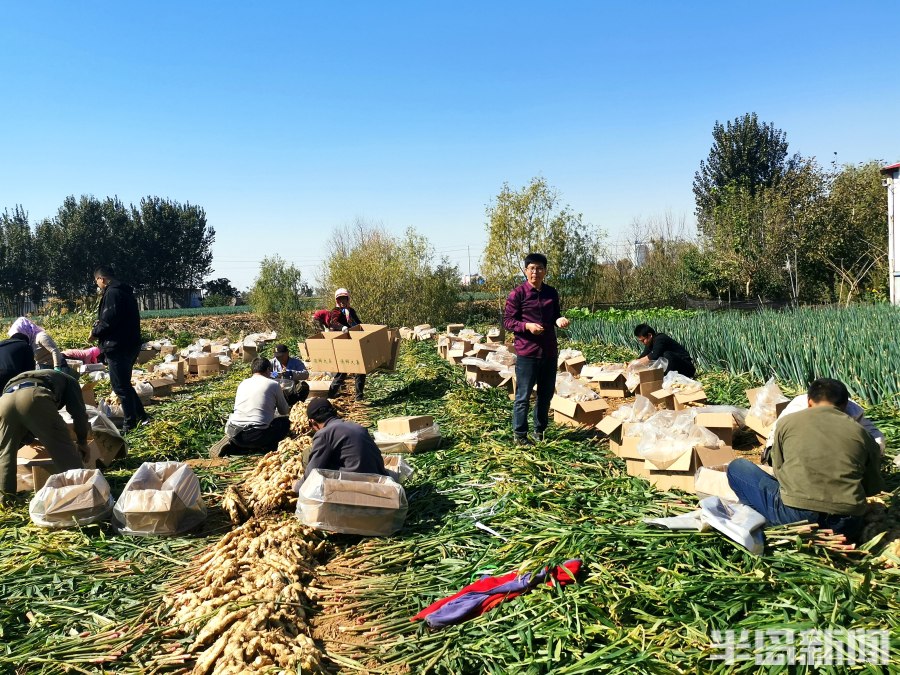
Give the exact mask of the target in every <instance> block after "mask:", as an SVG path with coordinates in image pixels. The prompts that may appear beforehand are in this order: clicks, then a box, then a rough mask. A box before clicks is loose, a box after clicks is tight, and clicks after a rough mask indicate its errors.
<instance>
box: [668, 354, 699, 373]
mask: <svg viewBox="0 0 900 675" xmlns="http://www.w3.org/2000/svg"><path fill="white" fill-rule="evenodd" d="M663 358H664V359H666V360H667V361H668V362H669V367H668V368H666V373H669V372H671V371H673V370H674V371H675V372H677V373H680V374H681V375H684V376H685V377H694V375H696V374H697V368H696V367H695V366H694V362H693V361H689V360H687V359H684V358H682V357H680V356H677V355H675V354H672V353H671V352H666V353H664V354H663Z"/></svg>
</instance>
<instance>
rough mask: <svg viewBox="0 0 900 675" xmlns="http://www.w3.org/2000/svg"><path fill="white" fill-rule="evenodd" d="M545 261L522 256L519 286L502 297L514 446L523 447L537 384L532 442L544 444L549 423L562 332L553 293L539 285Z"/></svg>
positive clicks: (564, 323) (527, 441)
mask: <svg viewBox="0 0 900 675" xmlns="http://www.w3.org/2000/svg"><path fill="white" fill-rule="evenodd" d="M546 274H547V257H546V256H545V255H542V254H540V253H529V254H528V255H527V256H526V257H525V283H523V284H522V285H520V286H517V287H516V288H515V289H513V291H512V293H510V294H509V296H508V297H507V298H506V311H505V312H504V314H503V327H504V328H506V330H508V331H510V332H511V333H515V336H516V340H515V349H516V355H517V358H516V400H515V403H513V433H515V436H516V444H517V445H529V444H531V443H532V441H531V440H530V439H529V438H528V408H529V397H530V396H531V390H532V389H533V388H534V386H535V385H537V402H536V404H535V407H534V440H536V441H542V440H544V430H545V429H546V428H547V424H548V423H549V414H550V399H551V398H553V392H554V390H555V389H556V357H557V353H558V351H559V348H558V345H557V341H556V329H557V328H566V327H567V326H568V325H569V320H568V319H567V318H565V317H564V316H562V312H561V311H560V306H559V294H558V293H557V292H556V289H555V288H553V287H552V286H548V285H547V284H545V283H544V277H545V276H546Z"/></svg>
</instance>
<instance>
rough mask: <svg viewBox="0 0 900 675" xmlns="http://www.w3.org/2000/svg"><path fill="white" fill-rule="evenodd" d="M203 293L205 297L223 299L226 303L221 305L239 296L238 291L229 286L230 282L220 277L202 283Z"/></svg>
mask: <svg viewBox="0 0 900 675" xmlns="http://www.w3.org/2000/svg"><path fill="white" fill-rule="evenodd" d="M203 292H204V293H206V296H207V297H210V296H217V297H219V298H223V299H224V300H225V301H226V303H222V304H227V301H229V300H232V299H233V298H237V297H238V296H240V292H239V291H238V289H236V288H235V287H234V286H232V285H231V280H230V279H226V278H224V277H220V278H218V279H210V280H208V281H206V282H204V284H203ZM204 303H205V301H204Z"/></svg>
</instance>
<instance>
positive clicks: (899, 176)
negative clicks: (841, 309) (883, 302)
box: [881, 164, 900, 305]
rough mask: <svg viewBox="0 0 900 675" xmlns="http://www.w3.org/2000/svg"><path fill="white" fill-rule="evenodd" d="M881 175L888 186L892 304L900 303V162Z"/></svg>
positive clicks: (889, 265)
mask: <svg viewBox="0 0 900 675" xmlns="http://www.w3.org/2000/svg"><path fill="white" fill-rule="evenodd" d="M881 175H882V176H884V178H883V180H882V185H884V187H886V188H887V199H888V269H889V274H890V278H889V280H888V281H889V283H890V286H891V304H893V305H900V226H898V223H897V217H898V216H900V195H898V191H897V189H896V188H897V186H898V185H900V164H891V165H890V166H886V167H884V168H883V169H882V170H881Z"/></svg>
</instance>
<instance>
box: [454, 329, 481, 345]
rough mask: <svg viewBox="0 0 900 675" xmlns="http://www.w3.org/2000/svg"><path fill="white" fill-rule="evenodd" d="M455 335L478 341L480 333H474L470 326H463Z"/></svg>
mask: <svg viewBox="0 0 900 675" xmlns="http://www.w3.org/2000/svg"><path fill="white" fill-rule="evenodd" d="M456 337H458V338H459V339H460V340H468V341H469V342H480V341H481V334H480V333H476V332H475V331H474V330H472V329H471V328H463V329H462V330H461V331H459V333H457V335H456Z"/></svg>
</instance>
